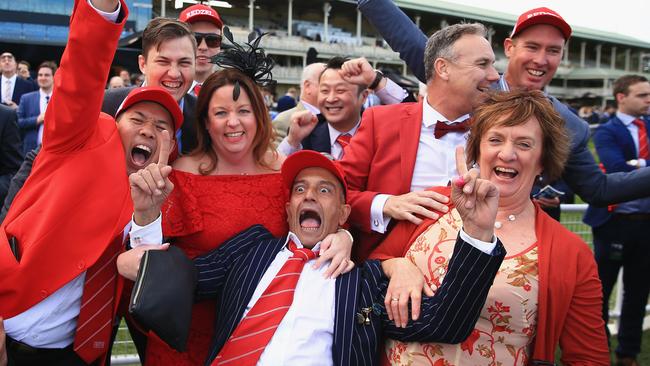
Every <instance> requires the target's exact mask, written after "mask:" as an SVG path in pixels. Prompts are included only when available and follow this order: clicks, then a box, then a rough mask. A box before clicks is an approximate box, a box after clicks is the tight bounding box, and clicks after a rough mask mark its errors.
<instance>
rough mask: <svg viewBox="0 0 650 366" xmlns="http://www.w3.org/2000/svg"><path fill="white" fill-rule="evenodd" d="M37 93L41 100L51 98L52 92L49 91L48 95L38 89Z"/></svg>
mask: <svg viewBox="0 0 650 366" xmlns="http://www.w3.org/2000/svg"><path fill="white" fill-rule="evenodd" d="M38 92H39V93H40V94H41V98H44V97H51V96H52V90H50V92H49V93H46V92H44V91H43V89H38Z"/></svg>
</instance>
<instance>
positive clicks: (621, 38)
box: [395, 0, 650, 49]
mask: <svg viewBox="0 0 650 366" xmlns="http://www.w3.org/2000/svg"><path fill="white" fill-rule="evenodd" d="M395 4H397V6H399V7H401V8H405V9H412V10H420V11H423V12H428V13H437V14H446V15H451V16H455V17H460V18H467V19H474V20H478V21H482V22H486V23H496V24H503V25H508V26H513V25H514V24H515V21H516V20H517V16H518V15H515V14H508V13H502V12H498V11H494V10H490V9H485V8H478V7H475V6H468V5H462V4H454V3H450V2H446V1H439V0H395ZM572 28H573V36H574V37H579V38H586V39H592V40H598V41H601V42H611V43H617V44H623V45H627V46H633V47H641V48H648V49H650V43H648V42H644V41H642V40H640V39H637V38H634V37H628V36H625V35H621V34H618V33H612V32H606V31H601V30H597V29H591V28H585V27H573V26H572Z"/></svg>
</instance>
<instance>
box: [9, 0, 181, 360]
mask: <svg viewBox="0 0 650 366" xmlns="http://www.w3.org/2000/svg"><path fill="white" fill-rule="evenodd" d="M127 15H128V10H127V8H126V5H125V3H124V2H121V1H118V0H75V4H74V10H73V13H72V16H71V18H70V36H69V40H68V45H67V47H66V50H65V52H64V54H63V57H62V59H61V68H60V69H59V72H58V73H57V75H56V77H55V86H54V92H53V95H52V99H51V101H50V104H49V107H48V111H47V113H46V115H45V122H44V126H45V129H44V135H43V147H42V150H41V153H40V154H39V155H38V157H37V158H36V160H35V162H34V168H33V171H32V174H31V176H30V177H29V179H28V180H27V182H26V184H25V186H24V187H23V189H22V190H21V191H20V193H19V194H18V196H17V197H16V199H15V201H14V202H13V204H12V206H11V209H10V210H9V212H8V214H7V217H6V218H5V220H4V222H3V223H2V226H0V231H1V232H2V234H3V235H0V320H1V319H2V318H4V324H2V323H3V322H2V321H0V365H3V363H5V364H6V363H7V361H8V364H9V365H87V364H95V363H101V362H102V360H104V359H105V356H106V353H107V350H108V349H109V341H110V334H111V328H112V325H113V324H112V323H113V319H114V312H115V309H116V306H117V302H116V301H115V299H116V298H117V296H118V295H119V292H120V288H121V284H120V283H118V281H117V279H118V278H119V276H117V272H116V268H115V264H114V263H115V258H116V256H117V254H118V253H119V252H120V251H121V250H122V249H123V244H122V243H123V240H124V234H123V233H124V228H125V225H126V224H127V223H128V222H129V220H130V217H131V212H132V210H133V204H132V202H131V199H130V196H129V183H128V177H127V174H131V173H135V172H137V171H139V170H140V169H142V168H145V167H146V166H148V165H150V164H152V163H156V162H161V161H159V159H158V157H159V155H160V156H161V159H162V160H163V161H162V162H163V163H165V164H166V160H167V156H168V153H169V150H170V146H173V140H172V138H171V136H173V135H174V130H175V129H177V128H179V127H180V125H181V124H182V122H183V117H182V112H181V111H180V108H179V106H178V104H177V103H176V101H175V100H174V98H173V97H172V96H171V95H170V94H168V93H167V92H166V91H165V90H163V89H161V88H156V87H146V88H139V89H135V90H133V91H132V92H131V93H130V94H129V96H128V97H127V98H126V99H125V101H124V103H123V104H122V106H121V107H120V108H119V109H118V111H117V113H116V119H117V123H116V120H115V119H113V118H112V117H110V116H108V115H105V114H102V113H100V109H101V104H102V98H103V94H104V83H105V77H106V75H108V72H109V69H110V66H111V61H112V60H113V56H114V53H115V50H116V48H117V42H118V39H119V36H120V33H121V31H122V27H123V25H124V21H125V20H126V18H127ZM124 162H126V164H125V163H124ZM161 178H162V177H161ZM161 184H162V182H161ZM5 333H6V334H5ZM3 338H4V339H6V341H3ZM7 356H8V357H7Z"/></svg>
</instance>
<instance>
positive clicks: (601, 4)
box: [446, 0, 650, 43]
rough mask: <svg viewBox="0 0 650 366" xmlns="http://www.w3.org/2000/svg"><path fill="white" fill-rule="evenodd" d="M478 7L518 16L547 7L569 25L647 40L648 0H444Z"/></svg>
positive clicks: (649, 31) (649, 37) (649, 24)
mask: <svg viewBox="0 0 650 366" xmlns="http://www.w3.org/2000/svg"><path fill="white" fill-rule="evenodd" d="M446 1H448V2H453V3H459V4H466V5H471V6H475V7H478V8H486V5H487V4H489V5H487V6H489V9H492V10H495V11H500V12H503V13H510V14H514V15H519V14H521V13H523V12H524V11H526V10H529V9H532V8H536V7H540V6H546V7H548V8H551V9H553V10H555V11H557V12H558V13H560V15H562V17H563V18H564V19H565V20H566V21H567V22H568V23H569V24H570V25H572V26H581V27H587V28H594V29H601V30H604V31H609V32H614V33H620V34H623V35H627V36H632V37H635V38H638V39H640V40H642V41H645V42H648V43H650V1H648V0H616V1H612V0H608V1H605V0H590V1H584V0H541V1H539V0H538V1H534V0H496V1H491V2H486V1H485V0H446Z"/></svg>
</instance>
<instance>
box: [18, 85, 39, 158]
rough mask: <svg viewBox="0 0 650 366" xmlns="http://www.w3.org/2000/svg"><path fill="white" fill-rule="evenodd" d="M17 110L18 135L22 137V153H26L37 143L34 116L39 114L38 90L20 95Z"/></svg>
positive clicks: (36, 116) (36, 128)
mask: <svg viewBox="0 0 650 366" xmlns="http://www.w3.org/2000/svg"><path fill="white" fill-rule="evenodd" d="M17 112H18V126H19V127H20V135H21V136H22V138H23V154H27V153H28V152H30V151H32V150H34V149H35V148H36V146H37V145H38V125H37V124H36V118H38V116H39V115H40V114H41V93H40V91H38V90H37V91H33V92H30V93H27V94H24V95H23V96H22V97H20V104H19V105H18V110H17Z"/></svg>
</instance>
